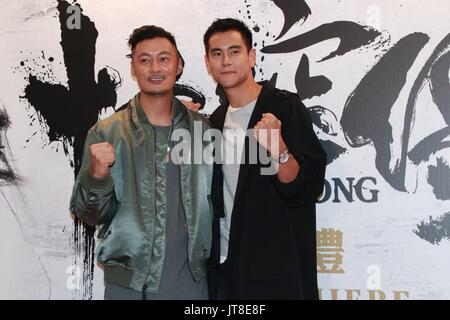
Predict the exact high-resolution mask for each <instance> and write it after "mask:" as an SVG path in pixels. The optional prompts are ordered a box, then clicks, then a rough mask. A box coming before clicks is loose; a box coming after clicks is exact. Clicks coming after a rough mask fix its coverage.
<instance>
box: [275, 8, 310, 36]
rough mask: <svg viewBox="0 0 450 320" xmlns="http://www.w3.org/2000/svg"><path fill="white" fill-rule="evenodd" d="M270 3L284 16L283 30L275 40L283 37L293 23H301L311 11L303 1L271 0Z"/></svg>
mask: <svg viewBox="0 0 450 320" xmlns="http://www.w3.org/2000/svg"><path fill="white" fill-rule="evenodd" d="M272 2H273V3H275V5H276V6H277V7H278V8H280V9H281V11H283V16H284V24H283V28H282V29H281V32H280V34H279V35H278V37H276V39H275V40H277V39H279V38H281V37H282V36H284V35H285V34H286V32H288V31H289V29H290V28H291V27H292V26H293V25H294V24H295V23H297V22H299V21H302V23H303V21H305V20H306V19H307V18H308V16H309V15H310V14H311V9H310V8H309V6H308V4H307V3H306V2H305V1H304V0H301V1H292V0H272Z"/></svg>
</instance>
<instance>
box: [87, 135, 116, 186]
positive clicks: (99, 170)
mask: <svg viewBox="0 0 450 320" xmlns="http://www.w3.org/2000/svg"><path fill="white" fill-rule="evenodd" d="M90 153H91V172H92V175H93V176H94V177H95V178H98V179H102V178H105V177H106V176H108V175H109V168H110V167H112V166H113V164H114V162H115V161H116V156H115V154H114V148H113V146H112V145H111V144H109V143H108V142H102V143H96V144H91V146H90Z"/></svg>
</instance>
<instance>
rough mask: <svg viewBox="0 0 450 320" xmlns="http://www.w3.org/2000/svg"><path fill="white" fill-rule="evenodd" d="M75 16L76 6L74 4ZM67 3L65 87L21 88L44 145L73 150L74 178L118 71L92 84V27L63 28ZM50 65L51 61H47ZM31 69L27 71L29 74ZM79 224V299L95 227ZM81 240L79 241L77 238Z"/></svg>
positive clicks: (87, 285) (89, 268) (84, 20)
mask: <svg viewBox="0 0 450 320" xmlns="http://www.w3.org/2000/svg"><path fill="white" fill-rule="evenodd" d="M75 5H76V6H78V7H79V9H80V12H82V11H83V10H82V8H81V7H80V5H79V4H75ZM69 6H70V4H69V3H68V2H67V1H60V0H59V1H58V6H57V9H58V12H59V21H60V28H61V42H60V44H61V47H62V51H63V55H64V63H65V66H66V71H67V77H68V86H67V87H66V86H64V85H61V84H52V83H48V82H44V81H41V80H39V79H38V78H37V77H36V76H34V75H32V74H30V75H29V77H28V80H29V84H28V85H27V87H26V88H25V95H24V98H26V99H27V100H28V102H29V103H30V105H31V106H32V107H33V108H34V109H35V110H36V113H37V114H38V119H39V122H40V123H41V125H42V126H43V127H47V128H48V132H47V134H48V137H49V139H50V142H52V141H62V142H63V148H64V152H65V154H66V155H69V147H70V146H72V147H73V152H74V158H73V162H72V161H71V165H72V166H73V167H74V174H75V176H76V175H77V173H78V171H79V169H80V166H81V158H82V152H83V145H84V140H85V138H86V134H87V131H88V130H89V128H90V127H91V126H93V125H94V124H95V123H96V122H97V121H98V116H99V112H100V111H101V110H102V109H103V108H106V107H115V105H116V101H117V95H116V89H117V87H118V86H119V85H120V84H121V79H120V75H119V73H118V72H117V71H116V70H114V69H113V68H110V67H106V68H103V69H102V70H100V71H99V72H98V76H97V78H98V80H97V82H96V81H95V72H94V69H95V44H96V41H97V35H98V32H97V29H96V27H95V24H94V23H93V22H92V21H91V20H90V19H89V18H88V17H87V16H85V15H84V14H81V17H80V18H81V28H79V29H69V27H68V26H67V23H66V22H67V21H68V19H69V18H70V15H69V14H68V13H67V8H68V7H69ZM48 60H49V61H50V62H51V61H52V58H49V59H48ZM30 71H31V70H30ZM80 226H81V223H80V221H78V219H75V231H74V241H75V253H76V256H78V255H79V254H80V253H83V254H84V258H83V266H84V269H83V282H84V283H83V284H84V290H85V291H84V297H87V298H88V299H90V298H91V297H92V278H93V270H94V248H95V241H94V238H93V235H94V232H95V229H94V228H90V227H88V226H83V228H80ZM81 239H83V242H81V241H80V240H81Z"/></svg>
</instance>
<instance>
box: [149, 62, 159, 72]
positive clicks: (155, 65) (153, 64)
mask: <svg viewBox="0 0 450 320" xmlns="http://www.w3.org/2000/svg"><path fill="white" fill-rule="evenodd" d="M160 69H161V65H160V64H159V62H158V59H152V60H151V61H150V71H152V72H158V71H159V70H160Z"/></svg>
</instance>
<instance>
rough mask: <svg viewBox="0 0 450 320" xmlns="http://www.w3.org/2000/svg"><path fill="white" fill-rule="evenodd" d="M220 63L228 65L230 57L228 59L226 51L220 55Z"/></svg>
mask: <svg viewBox="0 0 450 320" xmlns="http://www.w3.org/2000/svg"><path fill="white" fill-rule="evenodd" d="M222 64H223V65H224V66H227V65H230V64H231V59H230V55H229V54H228V53H224V54H223V55H222Z"/></svg>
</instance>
